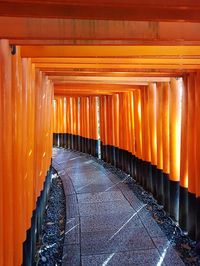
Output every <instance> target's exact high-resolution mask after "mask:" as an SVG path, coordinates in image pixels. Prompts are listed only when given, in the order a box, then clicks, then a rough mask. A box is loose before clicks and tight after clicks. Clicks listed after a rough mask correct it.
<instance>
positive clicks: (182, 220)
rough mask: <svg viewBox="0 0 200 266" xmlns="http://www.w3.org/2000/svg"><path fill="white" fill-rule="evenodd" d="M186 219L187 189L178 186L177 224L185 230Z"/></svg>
mask: <svg viewBox="0 0 200 266" xmlns="http://www.w3.org/2000/svg"><path fill="white" fill-rule="evenodd" d="M187 220H188V190H187V188H184V187H180V206H179V224H180V226H181V228H182V229H183V230H185V231H187Z"/></svg>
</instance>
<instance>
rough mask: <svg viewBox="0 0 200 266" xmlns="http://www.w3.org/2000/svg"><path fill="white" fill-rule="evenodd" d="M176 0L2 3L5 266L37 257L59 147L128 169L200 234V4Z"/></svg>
mask: <svg viewBox="0 0 200 266" xmlns="http://www.w3.org/2000/svg"><path fill="white" fill-rule="evenodd" d="M36 2H37V3H36ZM83 2H84V4H83ZM171 2H172V1H169V0H165V1H160V0H159V1H158V0H154V1H151V3H150V2H149V1H147V0H140V1H137V0H131V1H130V0H125V1H123V3H121V1H115V3H114V1H109V3H108V1H107V0H101V1H100V0H95V1H81V0H79V1H78V0H77V1H68V0H66V1H65V2H64V1H55V0H51V1H39V0H38V1H31V0H29V1H17V0H13V1H11V0H7V1H1V2H0V129H1V130H0V265H4V266H7V265H8V266H10V265H21V263H22V262H23V261H24V258H23V256H24V254H34V248H35V247H34V243H35V241H36V239H37V237H38V234H39V225H41V217H42V213H43V212H44V203H45V200H46V198H47V195H48V189H49V184H50V177H51V175H50V172H51V158H52V146H53V145H55V146H58V147H64V148H70V149H73V150H78V151H81V152H84V153H89V154H91V155H93V156H95V157H100V158H101V159H102V160H104V161H105V162H108V163H111V164H113V165H114V166H116V167H118V168H120V169H122V170H124V171H125V172H127V173H128V174H130V175H131V176H132V177H133V178H134V179H136V180H137V181H138V182H139V183H140V184H141V185H142V186H143V187H144V188H145V189H146V190H147V191H149V192H151V193H152V194H153V195H154V197H155V198H156V199H157V200H158V203H160V204H162V205H164V208H165V210H166V211H167V213H168V214H169V215H170V216H171V217H172V218H173V219H174V220H175V221H177V222H178V223H179V225H180V226H181V227H182V228H183V229H184V230H185V231H187V232H188V234H189V236H190V237H191V238H192V239H194V240H197V241H199V240H200V121H199V116H200V34H199V28H200V17H199V12H200V3H198V1H194V0H190V1H188V0H174V1H173V3H171Z"/></svg>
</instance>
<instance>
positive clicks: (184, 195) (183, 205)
mask: <svg viewBox="0 0 200 266" xmlns="http://www.w3.org/2000/svg"><path fill="white" fill-rule="evenodd" d="M188 81H189V78H188V76H185V77H184V79H183V92H182V115H181V161H180V207H179V223H180V225H181V227H182V228H183V229H184V230H187V222H188V129H189V128H188V85H189V84H188Z"/></svg>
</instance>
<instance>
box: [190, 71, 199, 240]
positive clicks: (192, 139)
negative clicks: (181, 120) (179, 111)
mask: <svg viewBox="0 0 200 266" xmlns="http://www.w3.org/2000/svg"><path fill="white" fill-rule="evenodd" d="M195 93H196V75H195V74H190V75H189V88H188V218H189V219H188V233H189V235H190V237H192V238H193V239H194V238H195V236H196V223H195V218H196V155H195V148H196V125H197V123H195V121H196V119H195V116H196V115H197V114H196V113H195Z"/></svg>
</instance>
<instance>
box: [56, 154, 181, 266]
mask: <svg viewBox="0 0 200 266" xmlns="http://www.w3.org/2000/svg"><path fill="white" fill-rule="evenodd" d="M53 166H54V167H55V169H56V170H57V171H58V173H59V174H60V176H61V178H62V181H63V184H64V189H65V194H66V228H65V244H64V247H63V262H62V265H63V266H65V265H66V266H68V265H70V266H78V265H83V266H90V265H91V266H95V265H99V266H100V265H101V266H102V265H103V266H106V265H113V266H118V265H119V266H121V265H125V266H126V265H137V266H138V265H142V266H143V265H149V266H154V265H156V266H161V265H167V266H171V265H177V266H179V265H180V266H182V265H184V263H183V262H182V260H181V259H180V257H179V255H178V253H177V252H176V251H175V249H174V248H173V246H172V245H171V243H170V242H169V241H168V240H167V238H166V237H165V236H164V233H163V232H162V231H161V229H160V227H159V226H158V224H157V223H156V221H155V220H154V219H153V217H152V216H151V214H150V212H149V211H148V210H147V209H146V205H145V204H144V203H142V202H141V201H140V200H139V199H138V198H137V197H136V196H135V195H134V193H133V191H132V190H131V189H130V188H129V187H128V185H127V184H126V180H121V179H119V178H118V177H117V175H115V174H113V173H112V172H110V171H109V170H108V169H105V168H104V167H103V166H102V165H100V164H98V163H97V162H95V161H94V160H92V158H91V157H88V156H87V155H84V154H81V153H78V152H74V151H70V150H65V149H54V152H53Z"/></svg>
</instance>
